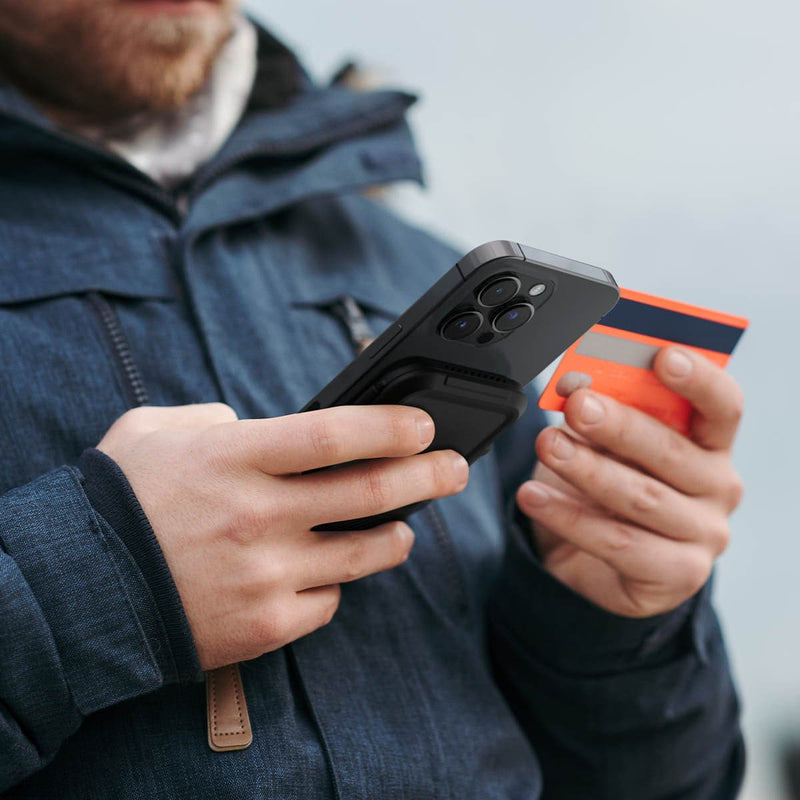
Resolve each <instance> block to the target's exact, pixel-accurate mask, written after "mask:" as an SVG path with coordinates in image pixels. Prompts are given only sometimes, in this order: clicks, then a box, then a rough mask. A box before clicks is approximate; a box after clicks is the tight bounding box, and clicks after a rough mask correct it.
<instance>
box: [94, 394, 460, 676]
mask: <svg viewBox="0 0 800 800" xmlns="http://www.w3.org/2000/svg"><path fill="white" fill-rule="evenodd" d="M433 433H434V431H433V422H432V420H431V418H430V417H429V416H428V415H427V414H425V412H423V411H421V410H419V409H416V408H409V407H406V406H342V407H338V408H331V409H324V410H321V411H310V412H307V413H304V414H293V415H290V416H285V417H274V418H272V419H258V420H237V419H236V414H235V412H234V411H233V410H232V409H231V408H229V407H228V406H226V405H222V404H219V403H210V404H205V405H196V406H179V407H174V408H156V407H142V408H137V409H133V410H132V411H128V412H127V413H126V414H124V415H123V416H122V417H120V418H119V419H118V420H117V421H116V422H115V423H114V425H112V427H111V428H110V429H109V431H108V433H106V435H105V436H104V437H103V440H102V441H101V442H100V444H99V445H98V449H99V450H102V451H103V452H104V453H106V454H107V455H109V456H110V457H111V458H113V459H114V460H115V461H116V462H117V464H119V466H120V468H121V469H122V471H123V472H124V473H125V475H126V477H127V479H128V481H129V482H130V484H131V486H132V487H133V490H134V492H135V493H136V496H137V498H138V499H139V502H140V503H141V505H142V508H143V509H144V511H145V513H146V514H147V517H148V519H149V520H150V523H151V525H152V526H153V530H154V531H155V534H156V537H157V538H158V541H159V544H160V545H161V548H162V550H163V552H164V556H165V557H166V560H167V564H168V565H169V568H170V570H171V572H172V576H173V578H174V580H175V584H176V586H177V588H178V592H179V594H180V596H181V600H182V601H183V605H184V608H185V609H186V615H187V617H188V619H189V624H190V626H191V629H192V634H193V636H194V640H195V644H196V646H197V651H198V655H199V657H200V664H201V666H202V667H203V669H206V670H208V669H214V668H215V667H219V666H223V665H225V664H230V663H233V662H235V661H244V660H247V659H250V658H255V657H256V656H259V655H261V654H262V653H266V652H269V651H271V650H276V649H277V648H279V647H281V646H283V645H285V644H287V643H289V642H292V641H294V640H295V639H298V638H300V637H301V636H304V635H305V634H308V633H311V632H312V631H314V630H316V629H317V628H319V627H321V626H322V625H325V624H327V623H328V622H329V621H330V620H331V618H332V617H333V614H334V613H335V611H336V609H337V607H338V605H339V598H340V588H339V584H340V583H343V582H345V581H353V580H357V579H358V578H362V577H364V576H365V575H369V574H371V573H374V572H380V571H381V570H385V569H389V568H390V567H394V566H397V565H398V564H401V563H402V562H403V561H405V560H406V558H407V557H408V554H409V551H410V550H411V545H412V543H413V539H414V535H413V533H412V531H411V529H410V528H409V527H408V526H407V525H406V524H405V523H402V522H392V523H388V524H385V525H381V526H379V527H377V528H373V529H371V530H367V531H353V532H346V533H330V532H327V533H326V532H319V531H312V530H311V528H313V527H314V526H315V525H319V524H324V523H329V522H337V521H341V520H348V519H356V518H359V517H366V516H371V515H373V514H380V513H383V512H386V511H389V510H391V509H395V508H399V507H401V506H405V505H408V504H410V503H416V502H419V501H422V500H428V499H432V498H435V497H443V496H445V495H449V494H455V493H456V492H459V491H461V490H462V489H463V488H464V486H465V485H466V483H467V479H468V474H469V469H468V466H467V462H466V461H465V460H464V459H463V458H462V457H461V456H460V455H458V454H457V453H454V452H453V451H450V450H447V451H437V452H430V453H421V452H420V451H422V450H424V449H425V448H426V447H427V446H428V445H429V444H430V443H431V441H432V440H433ZM349 462H357V463H349ZM334 465H342V466H339V467H337V468H336V469H330V470H321V471H318V472H313V471H312V470H318V469H319V468H320V467H331V466H334Z"/></svg>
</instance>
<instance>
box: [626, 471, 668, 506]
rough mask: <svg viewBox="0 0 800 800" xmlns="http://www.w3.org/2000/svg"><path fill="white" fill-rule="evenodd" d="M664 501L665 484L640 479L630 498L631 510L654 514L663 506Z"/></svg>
mask: <svg viewBox="0 0 800 800" xmlns="http://www.w3.org/2000/svg"><path fill="white" fill-rule="evenodd" d="M663 502H664V487H663V485H662V484H660V483H659V482H658V481H654V480H650V479H644V480H642V481H640V482H639V485H638V486H637V488H636V491H635V492H634V494H633V496H632V497H631V499H630V504H631V510H632V511H633V512H634V513H636V514H652V513H653V512H654V511H657V510H658V509H659V508H661V506H662V504H663Z"/></svg>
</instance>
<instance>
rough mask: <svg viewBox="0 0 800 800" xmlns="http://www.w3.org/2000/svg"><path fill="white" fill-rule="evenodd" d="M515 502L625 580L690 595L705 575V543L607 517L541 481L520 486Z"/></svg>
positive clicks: (707, 560)
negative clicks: (666, 535) (683, 539)
mask: <svg viewBox="0 0 800 800" xmlns="http://www.w3.org/2000/svg"><path fill="white" fill-rule="evenodd" d="M517 503H518V505H519V507H520V510H521V511H522V512H523V513H524V514H525V515H526V516H528V517H529V518H530V519H532V520H533V521H534V522H535V523H537V524H539V525H542V526H544V527H545V528H547V529H548V530H549V531H551V532H552V533H554V534H556V535H557V536H560V537H561V538H562V539H564V540H566V541H568V542H570V544H572V545H574V546H575V547H577V548H578V549H579V550H582V551H584V552H586V553H589V554H590V555H592V556H595V557H596V558H599V559H601V560H602V561H604V562H606V563H607V564H609V565H610V566H611V567H612V568H613V569H614V570H616V571H617V572H618V573H619V574H620V575H622V576H624V577H625V578H628V579H630V580H635V581H642V582H647V583H653V584H658V585H664V586H667V585H671V586H673V587H674V589H675V591H676V593H685V594H686V596H689V595H690V594H693V593H694V592H695V591H696V590H697V589H698V588H699V587H700V586H702V585H703V584H704V583H705V581H706V579H707V578H708V575H709V574H710V571H711V565H712V563H713V557H712V555H711V554H710V553H709V552H708V550H706V549H705V548H704V547H702V546H700V545H698V544H694V543H686V542H677V541H675V540H674V539H668V538H665V537H663V536H659V535H658V534H655V533H652V532H651V531H648V530H646V529H644V528H641V527H640V526H638V525H634V524H632V523H629V522H626V521H624V520H618V519H613V518H610V517H608V516H607V515H605V514H604V513H603V512H602V510H598V509H593V508H592V507H591V506H587V505H586V504H585V503H581V502H580V501H578V500H576V499H574V498H572V497H569V496H568V495H565V494H563V493H562V492H559V491H558V490H557V489H553V488H552V487H550V486H547V485H545V484H542V483H539V482H535V481H528V482H526V483H524V484H522V486H521V487H520V489H519V492H518V493H517Z"/></svg>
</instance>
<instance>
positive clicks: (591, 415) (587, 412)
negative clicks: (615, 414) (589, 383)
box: [579, 394, 606, 425]
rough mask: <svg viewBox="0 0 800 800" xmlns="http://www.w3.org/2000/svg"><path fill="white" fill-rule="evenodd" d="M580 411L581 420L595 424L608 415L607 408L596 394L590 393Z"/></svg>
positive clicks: (588, 423)
mask: <svg viewBox="0 0 800 800" xmlns="http://www.w3.org/2000/svg"><path fill="white" fill-rule="evenodd" d="M579 413H580V418H581V422H585V423H586V424H587V425H594V424H595V423H596V422H600V420H601V419H603V417H604V416H605V415H606V410H605V408H604V407H603V404H602V403H601V402H600V401H599V400H598V399H597V398H596V397H594V395H591V394H589V395H586V397H584V398H583V405H582V406H581V410H580V412H579Z"/></svg>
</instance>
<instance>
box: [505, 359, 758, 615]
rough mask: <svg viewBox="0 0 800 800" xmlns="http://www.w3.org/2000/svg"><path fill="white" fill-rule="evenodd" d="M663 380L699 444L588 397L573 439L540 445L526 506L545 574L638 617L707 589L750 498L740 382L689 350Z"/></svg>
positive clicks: (575, 411)
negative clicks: (683, 406) (742, 465)
mask: <svg viewBox="0 0 800 800" xmlns="http://www.w3.org/2000/svg"><path fill="white" fill-rule="evenodd" d="M653 368H654V370H655V372H656V375H657V376H658V377H659V379H660V380H661V381H662V383H664V384H665V385H666V386H667V387H668V388H669V389H672V390H673V391H675V392H677V393H678V394H680V395H682V396H683V397H685V398H686V399H687V400H689V402H690V403H691V404H692V406H693V414H692V421H691V429H690V432H689V436H688V437H687V436H683V435H681V434H680V433H678V432H676V431H674V430H672V429H671V428H669V427H667V426H666V425H664V424H663V423H661V422H659V421H658V420H656V419H654V418H653V417H650V416H648V415H647V414H644V413H642V412H640V411H638V410H636V409H633V408H630V407H628V406H625V405H622V404H621V403H618V402H616V401H615V400H613V399H612V398H610V397H606V396H603V395H600V394H597V393H595V392H591V391H589V390H588V389H585V388H582V389H578V390H577V391H575V392H573V393H572V394H571V395H570V397H569V399H568V401H567V404H566V408H565V411H564V413H565V423H566V425H565V426H564V428H563V429H560V430H559V429H556V428H546V429H545V430H544V431H542V432H541V433H540V434H539V437H538V438H537V440H536V452H537V455H538V457H539V461H538V463H537V466H536V469H535V470H534V473H533V480H531V481H528V482H526V483H524V484H523V485H522V486H521V487H520V489H519V492H518V494H517V502H518V504H519V507H520V508H521V510H522V511H523V512H524V513H525V514H526V515H527V516H528V517H529V518H530V519H531V521H532V523H533V531H534V538H535V542H536V547H537V549H538V552H539V554H540V557H541V559H542V562H543V564H544V566H545V568H546V569H548V570H549V571H550V572H551V573H552V574H553V575H554V576H555V577H557V578H558V579H559V580H561V581H562V582H563V583H565V584H567V585H568V586H569V587H571V588H572V589H573V590H574V591H576V592H578V593H579V594H581V595H583V596H584V597H586V598H587V599H589V600H591V601H592V602H594V603H595V604H597V605H599V606H601V607H602V608H604V609H606V610H607V611H610V612H612V613H615V614H619V615H622V616H627V617H647V616H652V615H654V614H659V613H662V612H665V611H669V610H671V609H673V608H675V607H676V606H678V605H680V603H682V602H683V601H684V600H686V599H688V598H689V597H691V596H692V595H694V594H695V593H696V592H697V591H698V590H699V589H700V588H701V587H702V586H703V584H704V583H705V582H706V581H707V580H708V577H709V575H710V573H711V569H712V567H713V564H714V560H715V559H716V558H717V556H719V555H720V553H722V551H723V550H724V549H725V548H726V546H727V544H728V538H729V527H728V515H729V514H730V513H731V511H733V509H734V508H736V506H737V505H738V504H739V501H740V499H741V496H742V491H743V486H742V481H741V479H740V478H739V476H738V475H737V474H736V472H735V471H734V469H733V466H732V464H731V448H732V446H733V441H734V437H735V435H736V429H737V427H738V424H739V419H740V417H741V414H742V406H743V398H742V392H741V390H740V389H739V387H738V385H737V383H736V382H735V380H734V379H733V378H732V377H731V376H730V375H728V374H727V373H726V372H724V371H723V370H722V369H720V368H719V367H717V366H716V365H714V364H712V363H711V362H710V361H709V360H708V359H705V358H703V357H702V356H701V355H699V354H696V353H693V352H691V351H688V350H684V349H682V348H677V347H670V348H665V349H664V350H662V351H660V352H659V354H658V356H657V357H656V359H655V363H654V367H653Z"/></svg>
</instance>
